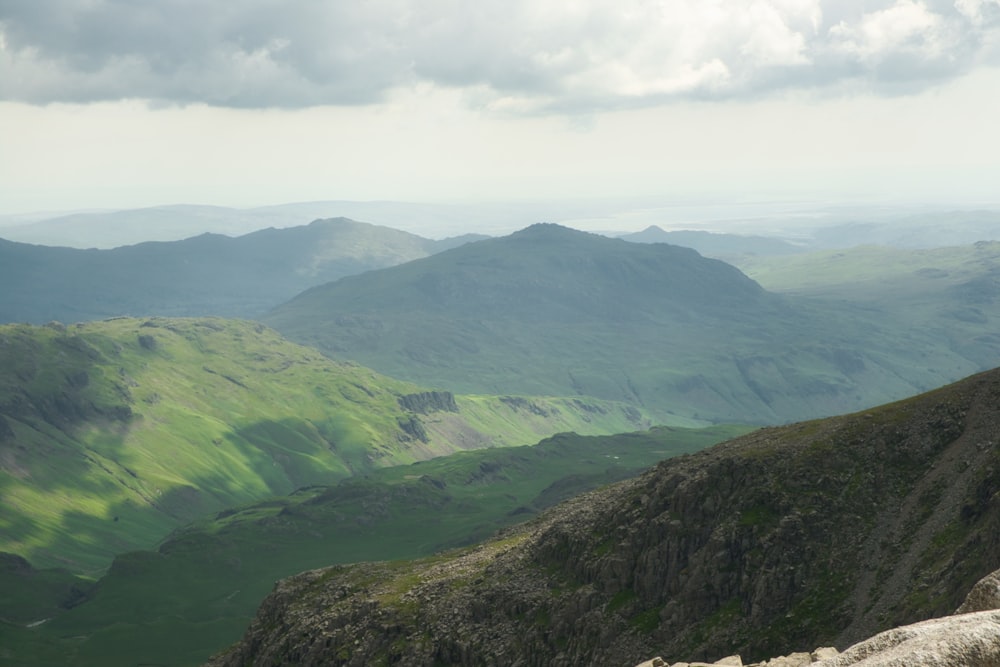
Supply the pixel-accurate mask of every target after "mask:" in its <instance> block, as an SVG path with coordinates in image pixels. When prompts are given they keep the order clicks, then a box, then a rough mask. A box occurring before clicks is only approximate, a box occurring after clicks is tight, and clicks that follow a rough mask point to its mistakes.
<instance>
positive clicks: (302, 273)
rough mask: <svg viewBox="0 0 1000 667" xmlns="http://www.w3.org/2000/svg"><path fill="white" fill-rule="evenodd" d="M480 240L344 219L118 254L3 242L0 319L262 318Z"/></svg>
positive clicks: (162, 244) (143, 246)
mask: <svg viewBox="0 0 1000 667" xmlns="http://www.w3.org/2000/svg"><path fill="white" fill-rule="evenodd" d="M477 238H479V237H474V236H470V237H460V238H456V239H446V240H441V241H435V240H431V239H425V238H422V237H419V236H416V235H414V234H409V233H407V232H401V231H398V230H395V229H389V228H388V227H379V226H376V225H369V224H366V223H362V222H355V221H353V220H348V219H346V218H337V219H331V220H316V221H314V222H312V223H311V224H309V225H304V226H300V227H290V228H286V229H273V228H271V229H264V230H261V231H257V232H253V233H251V234H247V235H244V236H239V237H236V238H231V237H228V236H222V235H220V234H202V235H200V236H195V237H192V238H188V239H185V240H182V241H172V242H148V243H140V244H138V245H134V246H124V247H120V248H115V249H113V250H77V249H73V248H53V247H47V246H35V245H26V244H20V243H14V242H11V241H4V240H0V282H2V283H3V285H4V286H5V289H4V290H3V291H2V292H0V322H29V323H35V324H42V323H44V322H48V321H51V320H57V321H61V322H78V321H86V320H96V319H104V318H108V317H117V316H122V315H131V316H135V317H140V316H148V315H160V316H168V317H173V316H176V317H182V316H183V317H186V316H209V315H211V316H219V317H245V318H246V317H254V316H257V315H260V314H262V313H264V312H266V311H267V310H268V309H270V308H272V307H274V306H275V305H277V304H279V303H281V302H282V301H284V300H287V299H289V298H291V297H292V296H294V295H295V294H297V293H299V292H301V291H302V290H304V289H306V288H308V287H311V286H313V285H318V284H321V283H324V282H327V281H330V280H335V279H337V278H340V277H342V276H346V275H351V274H354V273H360V272H363V271H367V270H370V269H374V268H381V267H385V266H392V265H395V264H399V263H402V262H406V261H409V260H411V259H416V258H420V257H426V256H428V255H430V254H433V253H435V252H439V251H441V250H443V249H447V248H450V247H454V246H455V245H459V244H462V243H465V242H467V241H469V240H475V239H477Z"/></svg>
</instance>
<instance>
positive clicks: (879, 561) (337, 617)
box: [212, 371, 1000, 667]
mask: <svg viewBox="0 0 1000 667" xmlns="http://www.w3.org/2000/svg"><path fill="white" fill-rule="evenodd" d="M998 443H1000V371H991V372H989V373H984V374H981V375H977V376H973V377H971V378H968V379H966V380H963V381H962V382H959V383H956V384H954V385H951V386H948V387H944V388H942V389H939V390H937V391H934V392H931V393H928V394H924V395H921V396H918V397H915V398H912V399H908V400H905V401H901V402H898V403H894V404H890V405H886V406H884V407H881V408H876V409H872V410H870V411H867V412H863V413H857V414H852V415H847V416H843V417H834V418H829V419H824V420H817V421H811V422H804V423H799V424H794V425H790V426H785V427H777V428H765V429H760V430H757V431H754V432H752V433H749V434H747V435H745V436H742V437H739V438H736V439H734V440H731V441H729V442H726V443H723V444H721V445H717V446H715V447H711V448H709V449H706V450H703V451H700V452H698V453H695V454H692V455H689V456H682V457H677V458H673V459H669V460H666V461H663V462H661V463H659V464H658V465H657V466H656V467H655V468H653V469H652V470H650V471H648V472H646V473H645V474H643V475H642V476H640V477H638V478H636V479H633V480H628V481H625V482H622V483H620V484H617V485H613V486H611V487H607V488H605V489H601V490H598V491H595V492H592V493H588V494H585V495H582V496H579V497H576V498H574V499H573V500H571V501H568V502H567V503H565V504H563V505H560V506H558V507H556V508H554V509H552V510H551V511H548V512H546V513H544V514H543V515H542V516H541V517H539V518H538V519H536V520H534V521H532V522H529V523H527V524H524V525H522V526H519V527H515V528H511V529H509V530H508V531H507V532H505V533H503V534H501V535H499V536H498V537H496V538H494V539H493V540H490V541H488V542H485V543H484V544H482V545H480V546H478V547H473V548H466V549H460V550H457V551H454V552H452V553H448V554H438V555H436V556H433V557H430V558H425V559H422V560H416V561H410V562H388V563H370V564H359V565H353V566H337V567H332V568H328V569H323V570H316V571H312V572H307V573H303V574H301V575H298V576H296V577H293V578H291V579H288V580H285V581H283V582H281V583H280V584H279V585H278V586H277V587H276V589H275V592H274V593H273V594H272V595H271V596H269V597H268V599H267V600H265V602H264V603H263V604H262V605H261V608H260V611H259V612H258V614H257V617H256V619H255V620H254V622H253V624H252V625H251V627H250V629H249V631H248V632H247V634H246V636H245V637H244V639H243V640H242V641H241V642H240V643H239V644H238V645H236V646H235V647H233V648H232V649H231V650H230V651H228V652H227V653H226V654H224V655H223V656H220V657H219V658H218V659H217V660H216V661H214V662H213V663H212V664H213V665H219V666H221V665H226V666H236V665H239V666H240V667H246V666H249V665H269V666H277V665H301V666H309V665H351V666H354V665H359V666H360V665H389V664H406V665H414V666H424V665H426V666H431V665H439V664H449V665H468V666H472V665H483V664H525V665H548V664H553V663H558V664H593V665H598V664H599V665H609V666H618V665H620V666H622V667H629V666H631V665H634V664H637V663H639V662H641V661H642V660H644V659H648V657H649V656H652V655H662V656H663V657H664V658H665V659H666V660H667V662H668V663H669V662H673V661H676V660H678V659H717V658H719V657H721V656H724V655H730V654H732V653H740V654H741V655H742V656H743V657H744V658H749V659H760V658H762V657H766V656H770V655H775V654H784V653H790V652H792V651H801V650H806V651H809V650H811V649H812V648H814V647H816V646H822V645H830V644H833V645H836V646H838V647H840V648H844V647H845V646H846V645H849V644H851V643H854V642H855V641H857V640H859V639H862V638H865V637H868V636H871V635H872V634H874V633H875V632H877V631H880V630H882V629H886V628H889V627H894V626H898V625H903V624H907V623H911V622H914V621H916V620H919V619H923V618H928V617H931V616H940V615H944V614H948V613H951V612H952V611H953V610H954V609H955V608H956V607H957V606H958V604H959V603H960V602H961V600H962V599H963V597H964V596H965V594H966V592H967V591H968V590H969V588H970V587H971V586H972V585H973V584H974V583H975V582H976V581H977V580H978V579H979V578H980V577H982V576H984V575H985V574H987V573H989V572H992V571H994V570H996V569H997V567H998V566H1000V444H998Z"/></svg>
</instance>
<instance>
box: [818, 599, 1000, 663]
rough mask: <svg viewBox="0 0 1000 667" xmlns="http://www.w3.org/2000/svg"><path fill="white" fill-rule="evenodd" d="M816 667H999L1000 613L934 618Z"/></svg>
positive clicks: (882, 636)
mask: <svg viewBox="0 0 1000 667" xmlns="http://www.w3.org/2000/svg"><path fill="white" fill-rule="evenodd" d="M815 664H816V665H817V667H855V666H856V667H958V666H959V665H960V666H961V667H1000V611H998V610H992V611H980V612H973V613H969V614H959V615H956V616H946V617H945V618H935V619H932V620H929V621H923V622H922V623H914V624H913V625H906V626H903V627H900V628H894V629H892V630H887V631H885V632H882V633H880V634H877V635H875V636H874V637H872V638H871V639H867V640H865V641H863V642H860V643H858V644H855V645H854V646H852V647H850V648H849V649H847V650H846V651H844V652H843V653H841V654H840V655H838V656H837V657H835V658H830V659H829V660H822V661H820V662H818V663H815Z"/></svg>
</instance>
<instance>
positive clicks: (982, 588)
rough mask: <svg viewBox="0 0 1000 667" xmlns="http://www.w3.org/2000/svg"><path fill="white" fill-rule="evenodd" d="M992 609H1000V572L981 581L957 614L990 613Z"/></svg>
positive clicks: (974, 587)
mask: <svg viewBox="0 0 1000 667" xmlns="http://www.w3.org/2000/svg"><path fill="white" fill-rule="evenodd" d="M991 609H1000V570H996V571H995V572H991V573H990V574H987V575H986V576H985V577H983V578H982V579H980V580H979V581H978V582H977V583H976V585H975V586H973V587H972V590H971V591H969V594H968V595H967V596H966V597H965V602H963V603H962V606H961V607H959V608H958V609H957V610H956V611H955V613H956V614H967V613H969V612H972V611H989V610H991Z"/></svg>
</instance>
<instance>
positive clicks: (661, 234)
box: [619, 225, 804, 260]
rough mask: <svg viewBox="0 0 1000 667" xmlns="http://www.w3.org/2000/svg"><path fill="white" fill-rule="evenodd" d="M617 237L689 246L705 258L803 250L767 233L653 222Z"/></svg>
mask: <svg viewBox="0 0 1000 667" xmlns="http://www.w3.org/2000/svg"><path fill="white" fill-rule="evenodd" d="M619 238H621V239H624V240H626V241H631V242H633V243H670V244H672V245H679V246H683V247H685V248H692V249H694V250H697V251H698V253H699V254H702V255H704V256H705V257H714V258H716V259H726V260H728V259H729V258H731V257H742V256H744V255H751V256H757V255H762V256H771V255H792V254H795V253H799V252H802V251H803V250H804V248H803V247H802V246H796V245H794V244H792V243H789V242H788V241H785V240H783V239H777V238H771V237H768V236H745V235H741V234H721V233H717V232H706V231H700V230H691V229H682V230H677V231H670V232H668V231H664V230H663V229H662V228H660V227H658V226H656V225H650V226H649V227H647V228H646V229H644V230H642V231H641V232H634V233H632V234H622V235H621V236H620V237H619Z"/></svg>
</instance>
